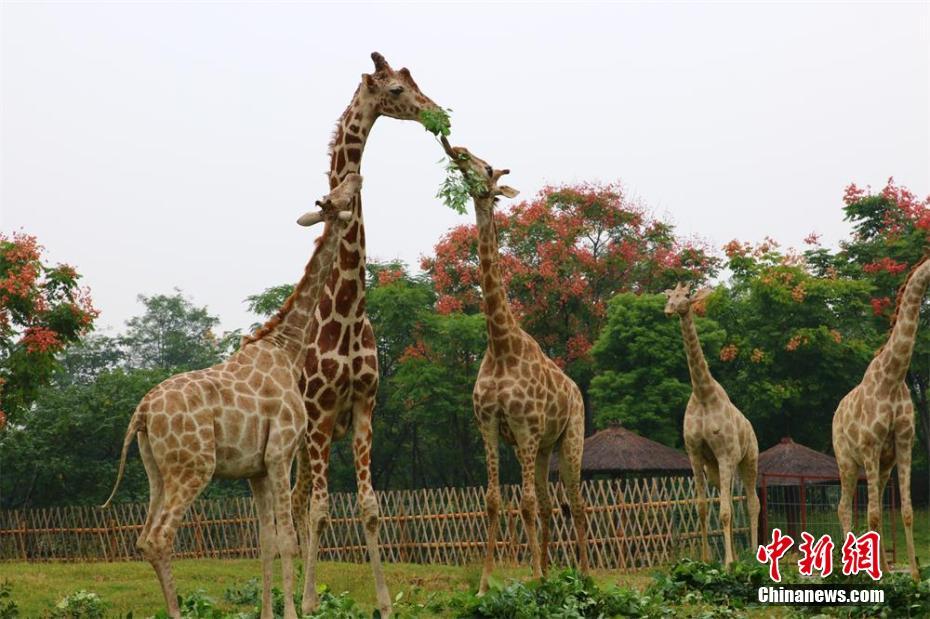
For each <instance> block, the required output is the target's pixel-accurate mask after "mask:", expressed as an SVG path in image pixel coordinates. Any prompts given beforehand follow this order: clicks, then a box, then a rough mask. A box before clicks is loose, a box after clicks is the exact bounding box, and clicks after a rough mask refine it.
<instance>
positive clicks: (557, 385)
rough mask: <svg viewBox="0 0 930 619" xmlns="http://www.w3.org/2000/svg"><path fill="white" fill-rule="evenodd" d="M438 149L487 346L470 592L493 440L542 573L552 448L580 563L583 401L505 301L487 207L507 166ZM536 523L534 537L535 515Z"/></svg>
mask: <svg viewBox="0 0 930 619" xmlns="http://www.w3.org/2000/svg"><path fill="white" fill-rule="evenodd" d="M442 144H443V147H444V149H445V151H446V154H447V155H448V156H449V157H450V158H451V160H452V161H453V162H454V163H455V164H456V166H457V167H458V168H459V169H460V170H461V172H462V174H463V175H464V177H465V178H466V180H467V184H468V188H469V193H470V194H471V196H472V201H473V202H474V205H475V217H476V220H477V224H478V258H479V260H480V269H481V290H482V293H483V296H484V308H483V309H484V313H485V316H486V317H487V330H488V348H487V351H485V354H484V358H483V359H482V361H481V367H480V369H479V370H478V379H477V381H476V382H475V388H474V391H473V393H472V398H473V402H474V407H475V417H476V418H477V421H478V427H479V430H480V431H481V436H482V438H483V439H484V447H485V454H486V458H487V469H488V490H487V495H486V498H485V501H486V509H487V518H488V523H487V524H488V536H487V549H486V554H485V560H484V566H483V569H482V571H481V583H480V585H479V588H478V593H479V594H483V593H485V592H486V591H487V589H488V578H489V577H490V575H491V570H492V569H493V567H494V552H495V549H496V546H497V535H498V529H499V525H500V523H499V514H500V509H501V496H500V480H499V461H498V457H499V455H498V438H499V437H502V438H503V439H504V441H505V442H507V443H510V444H512V445H514V446H515V448H516V453H517V459H518V460H519V462H520V468H521V471H522V498H521V503H520V511H521V515H522V516H523V526H524V529H525V530H526V536H527V541H528V544H529V548H530V555H531V561H532V568H533V576H534V577H535V578H538V577H540V576H542V574H543V573H544V572H545V570H546V568H547V566H548V549H549V521H550V519H551V517H552V501H551V499H550V497H549V489H548V471H549V458H550V456H551V455H552V452H553V450H558V453H559V473H560V476H561V479H562V483H563V484H564V486H565V493H566V496H567V497H568V501H569V507H570V509H571V514H572V520H573V524H574V527H575V536H576V539H577V543H578V566H579V568H580V569H581V571H582V572H586V571H587V569H588V540H587V517H586V514H585V503H584V499H583V498H582V496H581V455H582V450H583V449H584V403H583V401H582V398H581V391H580V390H579V389H578V386H577V385H576V384H575V383H574V382H573V381H572V379H570V378H569V377H568V376H567V375H566V374H565V373H564V372H563V371H562V370H561V369H560V368H559V367H558V366H557V365H556V364H555V363H554V362H553V361H552V360H551V359H549V358H548V357H547V356H546V355H545V354H544V353H543V351H542V349H541V348H540V347H539V344H538V343H537V342H536V340H534V339H533V338H532V337H531V336H530V335H529V334H528V333H527V332H526V331H524V330H523V329H521V328H520V325H519V323H518V322H517V319H516V317H515V316H514V315H513V312H512V311H511V309H510V304H509V303H508V301H507V291H506V287H505V286H504V282H503V279H502V277H501V269H500V253H499V250H498V239H497V226H496V224H495V222H494V205H495V203H496V202H497V200H498V196H501V195H503V196H506V197H508V198H513V197H514V196H516V195H517V191H516V190H515V189H513V188H511V187H508V186H506V185H499V184H498V181H499V180H500V178H501V176H503V175H505V174H508V173H509V170H495V169H494V168H492V167H491V166H490V165H489V164H487V163H486V162H484V161H482V160H481V159H479V158H478V157H475V156H474V155H473V154H471V153H470V152H469V151H468V149H466V148H462V147H452V146H450V145H449V143H448V141H446V139H445V138H442ZM537 516H538V517H539V521H540V529H541V531H540V536H539V537H541V542H540V539H539V537H538V536H537V530H536V519H537Z"/></svg>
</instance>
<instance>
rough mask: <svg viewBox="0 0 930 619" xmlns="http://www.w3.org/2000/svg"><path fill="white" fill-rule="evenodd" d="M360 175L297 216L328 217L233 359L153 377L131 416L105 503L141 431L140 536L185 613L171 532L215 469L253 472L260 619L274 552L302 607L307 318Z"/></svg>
mask: <svg viewBox="0 0 930 619" xmlns="http://www.w3.org/2000/svg"><path fill="white" fill-rule="evenodd" d="M361 185H362V178H361V176H359V175H358V174H349V175H347V176H346V178H345V180H344V181H343V182H342V183H341V184H340V185H339V186H338V187H336V188H335V189H333V191H332V192H330V194H329V195H327V196H326V197H325V198H323V199H322V200H320V201H319V202H317V205H318V206H320V207H321V210H320V211H318V212H316V211H315V212H311V213H308V214H306V215H304V216H303V217H301V218H300V219H299V220H298V223H300V224H301V225H313V224H315V223H318V222H320V221H326V222H327V224H326V228H325V230H324V232H323V236H322V237H321V241H320V242H319V244H318V246H317V247H316V250H315V251H314V253H313V255H312V257H311V258H310V261H309V262H308V264H307V266H306V269H305V271H304V275H303V277H302V278H301V280H300V282H299V283H298V284H297V286H296V287H295V288H294V292H293V294H292V295H291V296H290V297H289V298H288V299H287V301H285V303H284V305H283V306H282V307H281V309H280V310H279V311H278V313H277V315H276V316H275V317H273V318H272V319H271V320H270V321H269V322H268V323H266V325H265V326H264V327H262V328H261V329H259V331H257V332H256V333H255V334H254V335H253V336H251V337H247V338H244V339H243V345H242V347H241V348H240V349H239V350H238V351H237V352H236V353H234V354H233V355H232V356H231V357H230V358H229V359H228V360H227V361H225V362H223V363H220V364H217V365H214V366H212V367H209V368H207V369H204V370H197V371H193V372H185V373H183V374H178V375H176V376H172V377H171V378H169V379H167V380H165V381H164V382H162V383H161V384H159V385H157V386H156V387H154V388H153V389H152V390H151V391H149V392H148V393H147V394H146V395H145V397H143V398H142V401H141V402H140V403H139V405H138V407H136V410H135V412H134V413H133V416H132V419H131V420H130V422H129V427H128V429H127V430H126V438H125V439H124V441H123V449H122V455H121V457H120V465H119V472H118V474H117V479H116V484H115V486H114V488H113V493H112V494H111V495H110V498H109V499H107V502H106V503H105V504H104V506H103V507H107V506H108V505H109V504H110V502H111V501H112V500H113V497H114V496H115V495H116V490H117V488H118V487H119V482H120V480H121V479H122V476H123V471H124V468H125V464H126V455H127V452H128V450H129V446H130V444H131V443H132V440H133V438H135V439H137V440H138V442H139V453H140V455H141V456H142V462H143V464H144V465H145V472H146V475H147V476H148V479H149V508H148V513H147V514H146V519H145V524H144V526H143V528H142V532H141V533H140V534H139V539H138V541H137V542H136V546H137V547H138V548H139V550H140V551H141V552H142V554H143V555H144V556H145V558H146V559H147V560H148V561H149V562H151V564H152V566H153V567H154V568H155V573H156V575H157V576H158V580H159V583H160V584H161V588H162V593H163V594H164V596H165V603H166V604H167V608H168V614H169V616H171V617H180V616H181V612H180V608H179V607H178V598H177V594H176V592H175V587H174V579H173V577H172V574H171V564H170V561H171V552H172V547H173V545H174V537H175V534H176V532H177V529H178V526H179V525H180V523H181V519H182V518H183V517H184V513H185V512H186V511H187V508H188V507H189V506H190V504H191V503H192V502H193V501H194V499H195V498H196V497H197V495H199V494H200V492H201V491H202V490H203V489H204V488H205V487H206V485H207V484H208V483H209V482H210V479H212V478H213V477H223V478H229V479H248V480H249V485H250V486H251V488H252V494H253V495H254V497H255V505H256V509H257V511H258V518H259V541H260V545H261V558H262V578H263V588H262V615H261V616H262V619H270V618H271V617H272V599H271V580H272V565H273V562H274V557H275V553H276V552H277V553H280V555H281V572H282V580H283V585H284V587H283V588H284V603H285V611H284V614H285V617H287V618H288V619H291V618H295V617H297V612H296V609H295V606H294V596H293V593H294V565H293V558H294V556H295V555H296V554H297V535H296V532H295V530H294V524H293V519H292V514H291V487H290V471H291V465H292V463H293V460H294V454H295V452H296V451H297V450H298V448H299V447H300V446H301V445H302V444H303V441H304V432H305V430H306V425H307V416H306V412H305V410H304V405H303V396H302V394H301V391H300V388H299V383H300V378H301V373H302V371H303V365H304V359H305V358H306V354H307V346H308V342H309V339H310V338H309V329H310V323H311V320H310V318H311V317H312V316H313V311H314V309H315V308H316V305H317V302H318V301H319V299H320V292H321V290H322V288H323V284H324V282H325V281H326V279H327V277H328V276H329V273H330V270H331V269H332V265H333V264H334V262H335V261H336V258H337V247H338V243H339V240H340V237H341V236H342V234H343V231H344V228H345V226H346V223H347V222H348V221H349V220H350V219H351V214H350V212H349V210H348V209H349V208H350V207H351V205H352V203H353V202H354V200H355V197H356V196H357V195H358V192H359V191H360V190H361Z"/></svg>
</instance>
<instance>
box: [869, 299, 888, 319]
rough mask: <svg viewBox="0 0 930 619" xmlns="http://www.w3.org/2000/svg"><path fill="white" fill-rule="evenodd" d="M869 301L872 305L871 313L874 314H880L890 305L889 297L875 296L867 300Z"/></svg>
mask: <svg viewBox="0 0 930 619" xmlns="http://www.w3.org/2000/svg"><path fill="white" fill-rule="evenodd" d="M869 303H870V304H871V305H872V313H873V314H875V315H876V316H881V315H882V314H884V313H885V309H886V308H887V307H888V306H890V305H891V299H889V298H888V297H876V298H873V299H871V300H869Z"/></svg>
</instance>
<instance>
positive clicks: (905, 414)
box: [833, 257, 930, 580]
mask: <svg viewBox="0 0 930 619" xmlns="http://www.w3.org/2000/svg"><path fill="white" fill-rule="evenodd" d="M928 285H930V261H928V259H927V258H926V257H925V258H923V259H922V260H921V261H920V262H918V263H917V264H916V265H915V266H914V268H913V269H911V272H910V273H909V274H908V276H907V279H906V280H905V282H904V284H903V285H902V286H901V289H900V291H899V292H898V302H897V307H896V308H895V315H894V317H893V318H892V327H891V334H890V335H889V336H888V341H887V342H885V344H884V346H882V347H881V348H880V349H878V351H877V352H876V353H875V358H874V359H872V361H871V363H869V367H868V368H866V370H865V375H864V376H863V377H862V382H860V383H859V384H858V385H856V386H855V387H854V388H853V390H852V391H850V392H849V393H848V394H846V396H845V397H844V398H843V399H842V400H841V401H840V404H839V406H837V408H836V412H835V413H834V414H833V451H834V453H835V454H836V462H837V464H838V465H839V468H840V483H841V486H842V489H841V493H840V503H839V506H838V509H837V511H838V513H839V518H840V524H841V525H842V527H843V533H844V534H845V533H849V532H850V531H852V500H853V496H854V495H855V493H856V482H857V478H858V473H859V467H860V466H861V467H862V468H864V469H865V475H866V480H867V482H868V487H869V529H870V530H872V531H876V532H878V533H881V530H882V495H883V494H884V491H885V484H887V483H888V477H889V476H890V475H891V469H892V468H894V466H895V465H897V466H898V485H899V486H900V491H901V519H902V520H903V521H904V537H905V539H906V541H907V560H908V563H909V566H910V572H911V576H912V577H913V578H914V580H919V579H920V572H919V570H918V569H917V557H916V556H915V554H914V530H913V525H914V508H913V507H912V506H911V450H912V449H913V447H914V403H913V401H912V400H911V392H910V389H908V387H907V383H906V382H905V377H906V376H907V372H908V368H910V366H911V354H912V353H913V352H914V339H915V337H916V335H917V323H918V321H919V319H920V306H921V304H922V303H923V300H924V296H926V294H927V287H928ZM881 560H882V567H883V571H886V572H887V570H888V565H887V563H888V560H887V558H886V557H885V553H884V552H882V556H881Z"/></svg>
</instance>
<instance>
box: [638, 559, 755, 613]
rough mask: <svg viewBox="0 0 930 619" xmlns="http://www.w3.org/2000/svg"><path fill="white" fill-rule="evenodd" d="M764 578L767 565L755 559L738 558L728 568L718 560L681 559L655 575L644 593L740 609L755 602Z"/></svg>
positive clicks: (679, 600) (668, 599)
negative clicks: (739, 559)
mask: <svg viewBox="0 0 930 619" xmlns="http://www.w3.org/2000/svg"><path fill="white" fill-rule="evenodd" d="M765 577H766V568H765V566H764V565H762V564H760V563H758V562H752V561H737V562H735V563H733V564H732V565H731V566H730V569H729V570H728V569H726V568H725V567H723V566H722V565H721V564H719V563H703V562H701V561H694V560H693V559H681V560H680V561H678V563H676V564H675V565H673V566H672V567H671V568H669V569H668V571H667V572H659V573H657V574H655V575H654V576H653V583H652V585H651V586H650V587H649V589H648V591H647V593H649V594H651V595H655V596H657V597H660V598H661V599H664V600H667V601H676V602H681V601H685V602H686V603H688V602H698V601H704V602H709V603H715V604H726V605H728V606H734V607H738V608H740V607H742V606H744V605H746V604H751V603H754V602H755V601H756V597H757V591H758V589H759V587H760V586H761V585H762V583H763V582H764V578H765Z"/></svg>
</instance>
